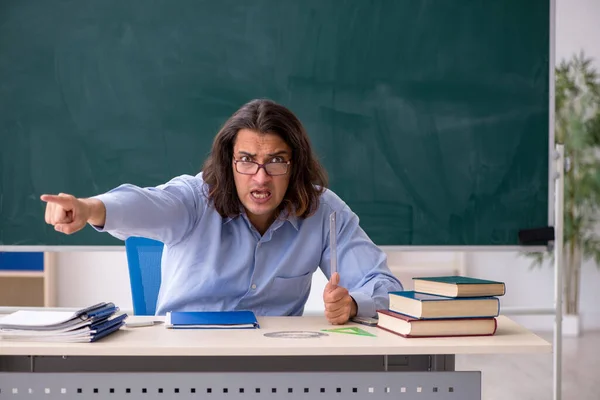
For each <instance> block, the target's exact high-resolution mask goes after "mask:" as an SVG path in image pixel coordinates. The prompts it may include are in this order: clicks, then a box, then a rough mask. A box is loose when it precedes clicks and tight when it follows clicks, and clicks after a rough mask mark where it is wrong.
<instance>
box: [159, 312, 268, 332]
mask: <svg viewBox="0 0 600 400" xmlns="http://www.w3.org/2000/svg"><path fill="white" fill-rule="evenodd" d="M165 327H167V328H170V329H257V328H260V326H259V324H258V321H257V320H256V316H255V315H254V313H253V312H252V311H169V312H167V314H166V318H165Z"/></svg>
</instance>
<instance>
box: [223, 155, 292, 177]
mask: <svg viewBox="0 0 600 400" xmlns="http://www.w3.org/2000/svg"><path fill="white" fill-rule="evenodd" d="M233 163H234V164H235V170H236V171H237V173H239V174H242V175H256V174H258V171H260V169H261V168H262V169H264V170H265V172H266V174H267V175H269V176H281V175H285V174H287V173H288V172H289V170H290V168H289V166H290V164H291V161H285V162H268V163H264V164H260V163H257V162H256V161H241V160H236V159H235V158H234V159H233ZM238 163H250V164H255V165H256V171H255V172H254V173H248V172H240V170H239V169H238ZM270 164H284V165H285V172H283V173H281V174H271V173H269V171H267V166H268V165H270Z"/></svg>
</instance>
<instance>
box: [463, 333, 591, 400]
mask: <svg viewBox="0 0 600 400" xmlns="http://www.w3.org/2000/svg"><path fill="white" fill-rule="evenodd" d="M538 335H539V336H540V337H542V338H544V339H546V340H548V341H549V342H550V343H552V340H553V339H552V332H543V333H538ZM562 363H563V368H562V400H572V399H573V400H588V399H589V400H598V399H600V331H593V332H584V333H583V335H582V336H580V337H579V338H572V337H565V338H564V339H563V357H562ZM455 368H456V370H457V371H468V370H479V371H482V381H483V383H482V384H483V388H482V399H483V400H506V399H515V400H516V399H518V400H552V390H553V355H552V354H540V355H526V356H521V355H518V354H507V355H489V356H487V355H464V356H457V357H456V367H455Z"/></svg>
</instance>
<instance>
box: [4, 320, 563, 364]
mask: <svg viewBox="0 0 600 400" xmlns="http://www.w3.org/2000/svg"><path fill="white" fill-rule="evenodd" d="M144 319H151V320H152V319H154V320H158V319H163V318H160V317H135V316H130V317H129V318H128V321H130V322H133V321H139V320H144ZM258 320H259V323H260V329H250V330H246V329H244V330H173V329H166V328H165V326H164V324H160V325H154V326H146V327H137V328H127V327H124V328H122V329H121V330H120V331H118V332H115V333H114V334H112V335H110V336H108V337H106V338H103V339H101V340H99V341H98V342H95V343H42V342H38V343H35V342H17V341H9V340H0V356H4V355H33V356H288V355H289V356H319V355H323V356H328V355H331V356H333V355H385V354H387V355H409V354H506V353H521V354H522V353H549V352H551V350H552V346H551V344H550V343H548V342H547V341H545V340H543V339H542V338H540V337H538V336H537V335H535V334H533V333H531V332H529V331H528V330H526V329H525V328H523V327H521V326H520V325H518V324H516V323H515V322H513V321H511V320H510V319H508V318H507V317H505V316H500V317H498V329H497V331H496V334H495V335H494V336H482V337H463V338H411V339H406V338H403V337H400V336H397V335H394V334H392V333H389V332H386V331H384V330H382V329H379V328H377V327H368V326H364V325H358V324H354V323H351V324H346V325H343V326H332V325H330V324H329V323H328V322H327V321H326V319H325V318H324V317H262V318H260V317H259V318H258ZM350 326H356V327H359V328H361V329H363V330H365V331H367V332H370V333H373V334H374V335H376V336H375V337H371V336H358V335H351V334H342V333H334V332H323V331H322V329H332V328H340V327H350ZM290 331H300V332H302V333H301V334H300V336H309V337H304V338H289V337H288V338H285V337H284V338H282V337H269V335H271V334H276V335H277V334H278V332H290ZM319 334H325V335H319ZM265 335H267V336H265ZM311 336H312V337H311Z"/></svg>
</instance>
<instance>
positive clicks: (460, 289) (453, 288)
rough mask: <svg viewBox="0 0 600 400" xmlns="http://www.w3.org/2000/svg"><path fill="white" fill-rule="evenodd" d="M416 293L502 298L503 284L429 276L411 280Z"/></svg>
mask: <svg viewBox="0 0 600 400" xmlns="http://www.w3.org/2000/svg"><path fill="white" fill-rule="evenodd" d="M413 283H414V289H415V291H416V292H421V293H429V294H437V295H440V296H447V297H479V296H483V297H486V296H503V295H504V294H505V293H506V286H505V284H504V282H498V281H490V280H486V279H478V278H471V277H469V276H429V277H415V278H413Z"/></svg>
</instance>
